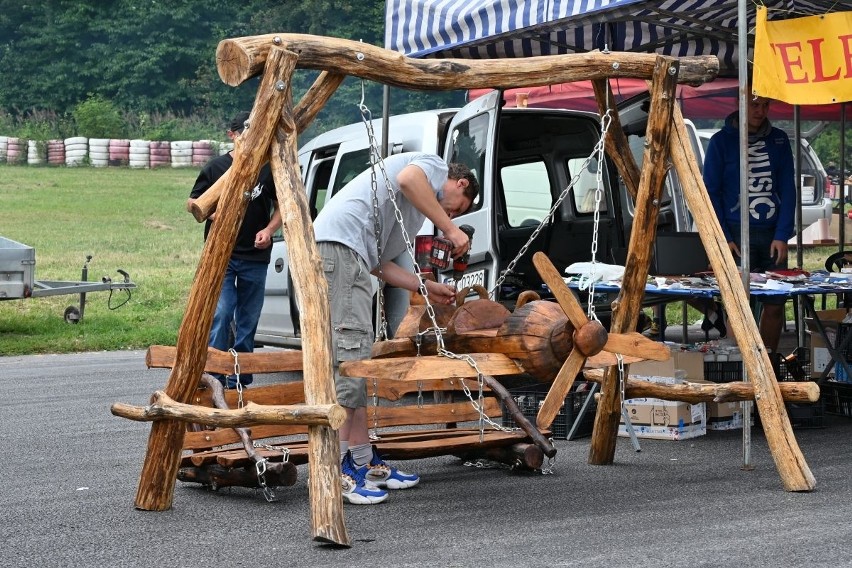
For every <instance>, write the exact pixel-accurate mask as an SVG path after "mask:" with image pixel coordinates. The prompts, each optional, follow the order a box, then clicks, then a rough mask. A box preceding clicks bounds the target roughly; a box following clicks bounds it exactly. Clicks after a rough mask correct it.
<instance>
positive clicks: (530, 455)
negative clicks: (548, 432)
mask: <svg viewBox="0 0 852 568" xmlns="http://www.w3.org/2000/svg"><path fill="white" fill-rule="evenodd" d="M457 455H458V457H459V458H461V459H463V460H476V459H479V458H485V459H487V460H491V461H496V462H500V463H504V464H506V465H510V466H514V467H522V468H524V469H530V470H537V469H541V466H542V464H544V454H543V453H542V451H541V448H539V447H538V446H536V445H535V444H526V443H519V444H512V445H511V446H500V447H496V448H483V449H482V450H480V451H475V450H471V451H469V452H465V453H460V454H457Z"/></svg>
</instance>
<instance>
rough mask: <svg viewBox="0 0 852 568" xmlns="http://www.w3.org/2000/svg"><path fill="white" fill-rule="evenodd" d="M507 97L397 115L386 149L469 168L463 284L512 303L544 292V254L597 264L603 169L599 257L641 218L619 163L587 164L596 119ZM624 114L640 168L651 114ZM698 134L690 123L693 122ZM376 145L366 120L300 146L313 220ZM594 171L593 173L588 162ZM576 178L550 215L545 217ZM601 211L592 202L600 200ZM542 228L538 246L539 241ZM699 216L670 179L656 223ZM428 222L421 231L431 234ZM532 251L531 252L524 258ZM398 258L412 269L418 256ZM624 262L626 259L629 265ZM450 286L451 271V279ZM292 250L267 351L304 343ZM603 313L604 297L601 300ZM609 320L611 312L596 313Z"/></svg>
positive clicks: (283, 262)
mask: <svg viewBox="0 0 852 568" xmlns="http://www.w3.org/2000/svg"><path fill="white" fill-rule="evenodd" d="M499 102H500V93H498V92H494V93H491V94H489V95H486V96H483V97H481V98H478V99H476V100H474V101H472V102H471V103H469V104H468V105H467V106H465V107H464V108H462V109H443V110H435V111H428V112H419V113H413V114H406V115H400V116H392V117H390V119H389V133H388V137H387V139H388V153H389V154H393V153H398V152H407V151H425V152H434V153H436V154H439V155H442V156H443V157H444V158H445V159H446V161H447V162H461V163H464V164H466V165H467V166H468V167H470V168H471V169H472V170H473V172H474V174H475V175H476V176H477V179H478V180H479V182H480V185H481V188H482V191H481V193H480V195H479V197H478V199H477V200H476V202H475V203H474V205H473V207H472V208H471V210H470V211H469V212H468V213H466V214H465V215H462V216H460V217H458V218H456V219H454V222H455V223H456V224H457V225H462V224H467V225H470V226H471V227H473V228H474V230H475V232H474V235H473V238H472V247H471V255H470V262H469V264H468V268H467V271H466V272H465V274H464V276H463V278H462V282H460V283H457V284H458V285H459V286H462V285H464V286H467V285H471V284H480V285H482V286H483V287H485V288H486V289H487V290H489V291H493V298H494V299H495V300H498V301H500V302H503V303H504V304H505V305H506V306H507V307H510V308H511V307H513V306H514V303H515V299H516V298H517V296H518V294H520V293H521V292H522V291H524V290H536V291H538V292H544V290H543V287H542V281H541V279H540V277H539V276H538V273H537V272H536V270H535V268H534V267H533V265H532V255H533V253H535V252H536V251H544V252H545V253H546V254H547V255H548V256H549V257H550V259H551V260H552V261H553V263H554V264H555V265H556V268H557V269H558V270H560V271H562V270H563V269H564V268H565V267H566V266H568V265H569V264H571V263H573V262H578V261H588V260H591V250H592V240H593V236H594V207H593V206H590V201H589V199H590V196H591V198H592V200H593V199H594V194H595V193H596V192H595V189H596V187H597V173H598V168H601V170H602V171H601V177H602V183H603V192H602V201H601V203H600V221H599V224H598V230H597V246H598V248H597V250H598V257H597V259H598V260H599V261H601V262H606V263H617V262H618V261H619V260H621V261H622V262H623V256H624V251H625V250H626V247H627V243H628V242H629V236H630V227H631V226H632V222H633V206H634V204H633V202H632V199H631V198H630V197H629V196H628V195H627V192H626V191H625V189H624V187H623V184H622V182H621V179H620V177H619V175H618V173H617V171H616V169H615V166H614V165H613V164H611V163H610V162H609V160H606V161H605V163H604V164H598V163H597V160H596V159H594V157H593V159H592V160H590V161H589V160H588V159H589V156H590V155H592V154H593V150H594V148H595V145H596V144H597V142H598V140H599V139H600V128H601V127H600V119H599V117H598V116H597V115H596V114H591V113H585V112H578V111H567V110H552V109H517V108H501V105H500V104H498V103H499ZM637 108H638V110H636V109H634V110H633V111H631V112H626V113H625V114H624V115H623V116H622V117H621V122H622V126H623V128H624V129H625V132H626V133H627V134H628V140H629V142H630V144H631V147H632V148H634V149H635V152H634V155H636V157H637V162H640V163H641V158H642V149H643V148H644V134H645V126H646V123H647V110H643V109H642V108H641V107H637ZM690 127H691V125H690ZM373 129H374V131H375V137H376V139H377V140H379V141H381V140H382V123H381V120H378V119H377V120H374V121H373ZM369 151H370V146H369V143H368V139H367V129H366V128H365V126H364V124H362V123H356V124H352V125H349V126H345V127H341V128H337V129H335V130H332V131H329V132H326V133H324V134H321V135H319V136H317V137H316V138H314V139H313V140H311V141H310V142H309V143H307V144H305V145H304V146H303V147H302V148H301V149H300V150H299V164H300V166H301V169H302V179H303V181H304V184H305V190H306V191H307V193H308V203H309V206H310V210H311V215H312V216H313V217H315V216H316V214H317V213H318V212H319V211H320V210H321V209H322V207H323V206H324V205H325V203H326V202H327V201H328V200H329V199H334V195H335V193H336V192H337V191H338V190H339V189H340V188H342V187H343V186H344V185H345V184H346V182H348V181H349V180H351V179H352V178H353V177H355V176H356V175H358V174H359V173H360V172H362V171H363V170H365V169H366V168H368V167H369ZM584 164H587V166H586V167H585V168H584V167H583V165H584ZM575 176H578V182H577V184H575V187H574V190H573V191H572V192H570V193H568V194H567V196H566V198H565V199H564V201H563V202H562V203H561V205H560V207H559V208H558V209H556V211H555V212H554V214H553V215H552V216H548V215H547V213H548V212H549V210H550V209H551V206H552V204H553V203H554V202H555V201H556V200H557V199H558V198H559V197H560V195H562V194H563V190H564V188H566V187H567V186H568V185H569V183H570V181H571V179H572V178H574V177H575ZM592 203H593V201H592ZM542 222H543V228H542V230H541V231H540V232H539V233H538V234H537V236H536V238H535V239H534V240H533V241H532V242H528V241H530V237H531V236H532V235H533V233H534V232H535V231H536V229H537V228H538V227H539V225H540V224H542ZM689 226H690V218H689V214H688V212H687V211H686V207H685V204H684V202H683V197H682V195H681V194H680V192H679V191H678V190H677V188H676V179H675V178H674V174H673V173H672V174H670V175H669V178H668V180H667V183H666V188H665V190H664V197H663V200H662V207H661V211H660V215H659V218H658V231H688V230H689ZM434 232H435V229H434V227H433V226H432V224H431V222H429V221H427V222H426V223H425V224H424V226H423V228H422V229H421V231H420V234H425V235H432V234H434ZM522 249H524V254H523V255H522V256H520V258H517V259H516V257H517V256H518V253H519V251H521V250H522ZM396 261H397V262H399V263H400V264H402V265H403V266H408V267H411V266H412V261H411V259H410V257H408V255H403V256H402V257H400V258H399V259H396ZM512 261H515V264H514V270H513V271H512V273H511V274H509V275H507V277H506V278H505V279H504V281H503V282H502V284H501V286H500V287H499V289H495V286H496V284H497V281H498V278H499V277H500V275H501V273H503V272H504V271H506V269H507V267H508V266H509V264H510V263H511V262H512ZM619 263H620V262H619ZM439 276H440V278H441V280H442V281H451V280H452V273H451V272H448V273H441V274H440V275H439ZM292 289H293V287H292V282H291V280H290V275H289V269H288V265H287V247H286V243H284V242H283V240H282V239H281V238H277V239H276V240H275V241H274V244H273V249H272V262H271V263H270V267H269V273H268V276H267V283H266V298H265V303H264V307H263V312H262V313H261V318H260V322H259V325H258V330H257V335H256V338H255V340H256V342H257V344H258V345H272V346H287V347H298V346H300V345H301V332H300V328H299V316H298V312H299V310H298V301H297V299H296V298H294V297H293V294H292V293H291V290H292ZM408 298H409V292H408V291H405V290H398V289H397V290H395V289H392V288H387V289H386V293H385V312H386V314H387V318H388V329H389V330H391V331H392V330H394V329H396V324H397V323H398V322H399V320H400V319H401V317H402V316H403V315H404V313H405V311H406V309H407V307H408ZM598 300H600V301H601V305H602V306H606V305H608V301H607V299H606V298H603V297H602V298H595V301H596V302H597V301H598ZM597 313H598V314H599V317H601V318H602V319H604V318H605V317H606V314H605V310H599V311H598V312H597Z"/></svg>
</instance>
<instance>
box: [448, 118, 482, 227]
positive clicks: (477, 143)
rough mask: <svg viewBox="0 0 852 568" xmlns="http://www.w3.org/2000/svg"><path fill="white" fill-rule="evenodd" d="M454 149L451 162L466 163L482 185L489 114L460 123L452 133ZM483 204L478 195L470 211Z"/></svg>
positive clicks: (480, 196)
mask: <svg viewBox="0 0 852 568" xmlns="http://www.w3.org/2000/svg"><path fill="white" fill-rule="evenodd" d="M451 136H452V145H453V151H452V153H451V154H450V162H451V163H459V164H464V165H466V166H467V167H469V168H470V169H471V171H472V172H473V175H475V176H476V179H477V180H478V181H479V185H480V186H482V185H483V183H482V174H483V172H484V171H485V150H486V148H487V147H488V115H487V114H479V115H477V116H474V117H473V118H471V119H470V120H468V121H466V122H462V123H461V124H459V126H458V128H456V129H455V130H453V132H452V134H451ZM481 204H482V195H478V196H477V197H476V200H475V201H474V202H473V205H472V206H471V208H470V211H476V210H477V209H479V207H480V205H481Z"/></svg>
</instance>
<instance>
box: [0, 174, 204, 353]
mask: <svg viewBox="0 0 852 568" xmlns="http://www.w3.org/2000/svg"><path fill="white" fill-rule="evenodd" d="M197 175H198V170H197V169H196V168H184V169H173V168H165V169H157V170H131V169H127V168H102V169H101V168H88V167H81V168H65V167H56V168H54V167H22V166H0V212H2V213H0V236H4V237H6V238H9V239H12V240H15V241H18V242H21V243H24V244H26V245H29V246H31V247H33V248H34V249H35V253H36V267H35V278H36V279H37V280H79V279H80V277H81V269H82V267H83V263H84V262H85V258H86V255H92V257H93V258H92V261H91V262H90V263H89V280H100V279H101V277H102V276H109V277H111V278H112V279H113V280H116V279H119V278H121V276H120V275H119V274H118V273H117V272H116V269H118V268H121V269H123V270H126V271H127V272H129V273H130V278H131V280H132V281H133V282H134V283H135V284H136V285H137V288H136V289H135V290H133V291H132V297H131V299H130V301H128V302H127V303H126V304H125V305H124V306H122V307H120V308H117V309H110V303H112V305H113V306H114V305H116V304H118V303H120V302H121V301H123V300H124V299H125V297H126V294H124V293H122V292H115V293H114V294H113V296H112V298H111V299H110V297H109V292H108V291H101V292H93V293H90V294H88V295H87V298H86V309H85V314H84V318H83V321H82V322H81V323H79V324H76V325H74V324H68V323H66V322H65V321H64V319H63V313H64V311H65V307H66V306H69V305H74V306H78V305H79V296H78V295H61V296H55V297H47V298H34V299H33V298H30V299H23V300H7V301H2V302H0V355H21V354H32V353H66V352H75V351H96V350H119V349H140V348H147V347H148V346H149V345H153V344H168V345H174V343H175V341H176V339H177V330H178V328H179V326H180V323H181V319H182V317H183V310H184V306H185V303H186V299H187V296H188V293H189V288H190V285H191V284H192V280H193V276H194V274H195V269H196V266H197V263H198V259H199V257H200V254H201V248H202V246H203V239H202V232H203V226H202V225H201V224H199V223H197V222H196V221H195V219H194V218H193V217H192V216H191V215H190V214H189V213H187V212H186V210H185V208H184V205H185V203H186V199H187V197H188V195H189V190H190V188H191V187H192V184H193V182H194V181H195V177H196V176H197Z"/></svg>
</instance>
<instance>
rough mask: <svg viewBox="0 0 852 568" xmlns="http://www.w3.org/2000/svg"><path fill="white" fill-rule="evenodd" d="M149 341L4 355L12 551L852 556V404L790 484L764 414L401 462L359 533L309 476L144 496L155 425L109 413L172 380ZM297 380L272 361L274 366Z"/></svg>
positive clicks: (150, 561) (113, 561) (168, 556)
mask: <svg viewBox="0 0 852 568" xmlns="http://www.w3.org/2000/svg"><path fill="white" fill-rule="evenodd" d="M167 376H168V373H167V371H165V370H161V369H153V370H149V369H146V368H145V364H144V353H143V352H141V351H125V352H110V353H85V354H76V355H44V356H28V357H0V377H2V382H3V384H4V385H5V387H6V388H5V392H4V395H3V396H2V397H0V429H2V434H3V436H2V439H3V442H4V446H3V447H4V449H3V455H2V460H0V480H2V489H0V511H1V512H2V515H0V517H2V519H0V529H1V532H2V535H0V562H2V564H3V566H9V567H17V566H22V567H30V566H39V567H42V566H43V567H52V566H62V567H67V566H152V567H153V566H157V567H171V566H280V565H286V566H320V565H322V566H330V567H334V566H356V565H357V566H490V567H491V566H584V567H594V566H607V567H609V566H617V565H625V566H640V567H642V566H653V567H654V568H659V567H661V566H666V567H679V566H684V567H691V568H695V567H701V566H728V565H736V566H749V567H759V566H772V567H778V566H785V567H786V566H811V567H815V566H832V567H834V566H852V504H850V503H852V482H850V479H852V451H850V445H852V419H850V418H843V417H836V416H827V417H826V420H825V425H826V427H825V428H822V429H811V430H797V431H796V435H797V439H798V443H799V445H800V447H801V449H802V452H803V454H804V456H805V459H806V461H807V463H808V466H809V467H810V469H811V471H812V472H813V474H814V476H815V477H816V480H817V488H816V490H815V491H812V492H808V493H790V492H786V491H784V489H783V487H782V483H781V479H780V477H779V475H778V472H777V470H776V468H775V465H774V462H773V460H772V457H771V456H770V454H769V452H768V449H767V445H766V441H765V438H764V436H763V433H762V431H761V430H760V429H754V430H753V434H752V447H751V456H752V463H753V465H754V469H752V470H749V471H747V470H744V469H742V467H741V466H742V434H741V431H728V432H712V431H711V432H708V434H707V435H706V436H703V437H700V438H696V439H693V440H687V441H678V442H674V441H654V440H642V441H641V446H642V450H641V452H635V451H634V450H633V448H632V446H631V445H630V443H629V441H628V440H626V439H619V440H618V444H617V450H616V454H615V463H614V465H610V466H593V465H589V464H588V463H587V458H588V450H589V439H588V438H582V439H579V440H575V441H571V442H567V441H556V447H557V449H558V450H559V452H558V455H557V461H556V464H555V469H554V473H553V474H552V475H536V474H521V473H516V472H513V471H510V470H508V469H504V468H490V469H489V468H476V467H470V466H465V465H464V464H463V463H461V462H460V460H458V459H456V458H453V457H439V458H431V459H424V460H412V461H409V462H405V463H404V464H400V465H403V466H404V469H408V470H412V471H417V472H418V473H420V474H421V476H422V482H421V484H420V485H419V486H418V487H416V488H413V489H410V490H406V491H398V492H393V493H392V494H391V496H390V498H389V499H388V501H386V502H385V503H383V504H380V505H376V506H361V507H358V506H352V505H346V507H345V515H346V525H347V528H348V531H349V534H350V536H351V538H352V541H353V545H352V547H351V548H348V549H347V548H337V547H330V546H323V545H320V544H317V543H314V542H313V541H311V538H310V529H309V500H308V494H307V487H306V483H305V477H306V475H307V470H306V468H305V467H304V466H300V468H299V480H298V482H297V483H296V485H294V486H292V487H284V488H280V489H278V490H277V491H276V493H277V495H278V497H279V500H278V501H277V502H274V503H268V502H267V501H266V500H265V499H264V498H263V496H262V495H261V493H259V492H257V491H254V490H248V489H232V490H221V491H219V492H212V491H208V490H205V489H203V488H200V487H199V486H196V485H189V484H183V483H178V484H177V485H176V489H175V495H174V502H173V507H172V509H170V510H168V511H165V512H147V511H138V510H136V509H135V508H134V506H133V500H134V496H135V493H136V486H137V483H138V480H139V473H140V470H141V466H142V461H143V459H144V454H145V448H146V443H147V438H148V432H149V429H150V425H149V424H146V423H136V422H132V421H129V420H125V419H122V418H117V417H114V416H112V415H111V414H110V411H109V407H110V405H111V404H112V403H114V402H119V401H120V402H128V403H133V404H145V403H146V402H147V400H148V397H149V396H150V395H151V393H152V392H153V391H154V390H157V389H161V388H163V387H164V385H165V383H166V379H167ZM274 380H280V377H277V376H275V375H259V376H257V377H256V381H258V382H267V381H274Z"/></svg>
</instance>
